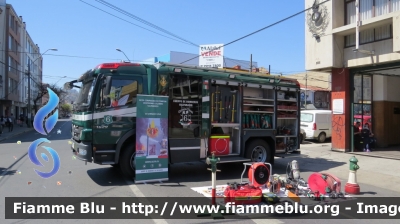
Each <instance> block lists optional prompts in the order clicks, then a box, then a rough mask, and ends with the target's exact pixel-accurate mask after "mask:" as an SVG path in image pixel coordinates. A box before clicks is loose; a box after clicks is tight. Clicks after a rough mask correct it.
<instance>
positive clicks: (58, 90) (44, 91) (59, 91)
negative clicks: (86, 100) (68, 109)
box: [33, 83, 65, 114]
mask: <svg viewBox="0 0 400 224" xmlns="http://www.w3.org/2000/svg"><path fill="white" fill-rule="evenodd" d="M47 88H49V89H51V90H52V91H53V92H54V93H55V94H56V95H57V96H58V97H59V99H60V102H62V99H63V98H64V96H65V91H64V90H63V89H62V88H61V87H58V86H56V85H55V84H46V83H40V84H39V86H38V92H37V94H36V96H34V97H33V108H34V111H35V114H36V113H37V111H38V105H37V104H38V101H39V100H42V98H43V96H45V95H46V94H48V92H47Z"/></svg>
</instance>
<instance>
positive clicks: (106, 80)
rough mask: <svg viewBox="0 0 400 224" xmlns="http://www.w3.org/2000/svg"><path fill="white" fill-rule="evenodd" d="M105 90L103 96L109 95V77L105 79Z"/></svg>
mask: <svg viewBox="0 0 400 224" xmlns="http://www.w3.org/2000/svg"><path fill="white" fill-rule="evenodd" d="M105 85H106V86H105V89H104V91H103V93H104V95H106V96H107V95H109V94H110V90H111V76H107V77H106V78H105Z"/></svg>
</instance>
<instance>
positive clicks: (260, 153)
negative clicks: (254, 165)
mask: <svg viewBox="0 0 400 224" xmlns="http://www.w3.org/2000/svg"><path fill="white" fill-rule="evenodd" d="M246 158H248V159H251V161H252V162H262V163H265V162H267V163H271V162H272V158H271V150H270V148H269V145H268V143H266V142H265V141H264V140H261V139H257V140H254V141H251V142H249V143H248V144H246Z"/></svg>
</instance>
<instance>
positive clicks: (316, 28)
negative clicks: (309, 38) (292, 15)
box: [307, 0, 330, 36]
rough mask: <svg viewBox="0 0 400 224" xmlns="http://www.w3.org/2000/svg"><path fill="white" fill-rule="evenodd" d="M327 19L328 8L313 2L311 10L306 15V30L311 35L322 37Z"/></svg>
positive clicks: (316, 1) (317, 1) (318, 2)
mask: <svg viewBox="0 0 400 224" xmlns="http://www.w3.org/2000/svg"><path fill="white" fill-rule="evenodd" d="M329 19H330V18H329V13H328V8H327V7H326V6H325V5H324V4H320V1H319V0H315V1H314V4H313V6H312V9H310V10H308V13H307V25H308V30H309V31H310V32H311V33H312V34H313V35H317V36H322V35H324V33H325V30H326V28H327V27H328V24H329Z"/></svg>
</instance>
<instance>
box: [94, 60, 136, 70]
mask: <svg viewBox="0 0 400 224" xmlns="http://www.w3.org/2000/svg"><path fill="white" fill-rule="evenodd" d="M121 66H140V64H138V63H125V62H124V63H104V64H101V65H99V66H98V67H97V68H109V69H117V68H119V67H121Z"/></svg>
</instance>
